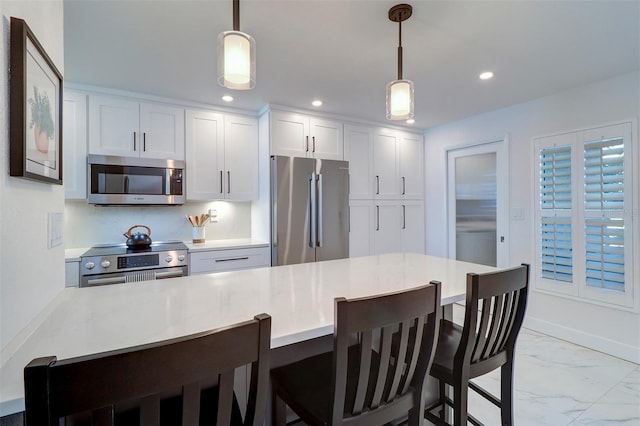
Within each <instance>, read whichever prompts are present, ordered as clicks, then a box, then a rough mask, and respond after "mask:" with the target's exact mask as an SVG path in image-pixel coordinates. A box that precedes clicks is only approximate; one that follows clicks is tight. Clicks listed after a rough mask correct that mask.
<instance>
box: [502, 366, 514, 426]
mask: <svg viewBox="0 0 640 426" xmlns="http://www.w3.org/2000/svg"><path fill="white" fill-rule="evenodd" d="M500 401H501V404H500V416H501V419H502V424H503V426H512V425H513V358H512V357H510V359H509V361H507V363H506V364H504V365H503V366H502V367H501V369H500Z"/></svg>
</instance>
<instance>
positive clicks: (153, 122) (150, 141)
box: [140, 103, 184, 160]
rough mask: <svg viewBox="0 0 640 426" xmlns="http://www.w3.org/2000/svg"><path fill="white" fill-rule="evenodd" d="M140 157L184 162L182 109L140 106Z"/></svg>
mask: <svg viewBox="0 0 640 426" xmlns="http://www.w3.org/2000/svg"><path fill="white" fill-rule="evenodd" d="M140 133H141V136H142V141H141V142H142V144H141V148H140V156H141V157H146V158H161V159H163V160H184V109H182V108H176V107H172V106H168V105H161V104H147V103H143V104H140Z"/></svg>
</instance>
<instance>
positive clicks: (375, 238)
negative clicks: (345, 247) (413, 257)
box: [349, 200, 425, 257]
mask: <svg viewBox="0 0 640 426" xmlns="http://www.w3.org/2000/svg"><path fill="white" fill-rule="evenodd" d="M349 205H350V233H349V256H350V257H358V256H368V255H373V254H385V253H399V252H411V253H424V252H425V226H424V203H423V202H422V201H414V200H351V201H350V204H349Z"/></svg>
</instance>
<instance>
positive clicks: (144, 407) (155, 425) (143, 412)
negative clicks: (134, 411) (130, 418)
mask: <svg viewBox="0 0 640 426" xmlns="http://www.w3.org/2000/svg"><path fill="white" fill-rule="evenodd" d="M140 424H141V425H145V426H147V425H148V426H159V425H160V396H159V395H158V394H154V395H149V396H147V397H144V398H142V399H141V400H140Z"/></svg>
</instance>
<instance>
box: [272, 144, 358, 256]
mask: <svg viewBox="0 0 640 426" xmlns="http://www.w3.org/2000/svg"><path fill="white" fill-rule="evenodd" d="M271 209H272V210H271V264H272V265H273V266H276V265H292V264H296V263H305V262H315V261H319V260H331V259H342V258H346V257H349V163H348V162H347V161H335V160H320V159H313V158H300V157H283V156H272V157H271Z"/></svg>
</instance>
